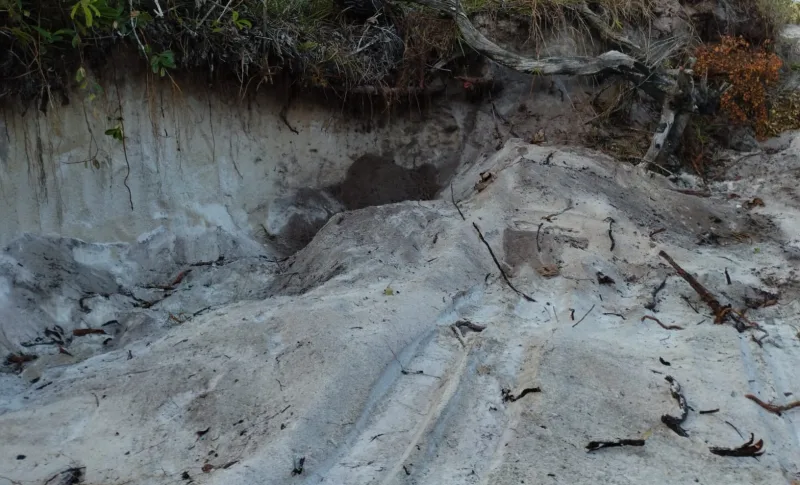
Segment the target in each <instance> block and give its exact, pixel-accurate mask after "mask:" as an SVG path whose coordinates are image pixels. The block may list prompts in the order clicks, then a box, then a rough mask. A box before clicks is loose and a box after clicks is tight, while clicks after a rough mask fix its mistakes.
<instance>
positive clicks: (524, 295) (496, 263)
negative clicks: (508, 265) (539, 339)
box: [472, 222, 536, 302]
mask: <svg viewBox="0 0 800 485" xmlns="http://www.w3.org/2000/svg"><path fill="white" fill-rule="evenodd" d="M472 225H473V226H474V227H475V230H476V231H478V237H479V238H481V241H482V242H483V244H484V245H485V246H486V249H488V250H489V254H491V255H492V259H493V260H494V264H495V266H497V269H499V270H500V274H501V275H503V279H504V280H505V281H506V284H507V285H508V287H509V288H511V289H512V290H514V292H515V293H516V294H518V295H519V296H521V297H522V298H524V299H525V300H527V301H530V302H536V300H534V299H533V298H531V297H530V296H528V295H526V294H525V293H523V292H521V291H519V290H518V289H517V288H516V287H515V286H514V285H513V283H511V280H510V279H509V277H508V275H507V274H506V272H505V271H504V270H503V267H502V266H500V261H498V260H497V256H495V255H494V251H492V247H491V246H490V245H489V241H487V240H486V238H485V237H483V233H482V232H481V228H480V227H478V225H477V224H476V223H474V222H473V223H472Z"/></svg>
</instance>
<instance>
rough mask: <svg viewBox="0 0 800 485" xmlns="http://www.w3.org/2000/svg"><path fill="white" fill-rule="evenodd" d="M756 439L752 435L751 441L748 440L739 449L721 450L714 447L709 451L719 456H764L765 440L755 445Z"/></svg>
mask: <svg viewBox="0 0 800 485" xmlns="http://www.w3.org/2000/svg"><path fill="white" fill-rule="evenodd" d="M754 439H755V436H754V435H753V433H750V439H749V440H747V443H745V444H743V445H742V446H740V447H738V448H721V447H717V446H712V447H710V448H709V451H711V453H714V454H715V455H719V456H739V457H743V456H753V457H755V456H761V455H763V454H764V440H758V441H756V442H755V443H753V440H754Z"/></svg>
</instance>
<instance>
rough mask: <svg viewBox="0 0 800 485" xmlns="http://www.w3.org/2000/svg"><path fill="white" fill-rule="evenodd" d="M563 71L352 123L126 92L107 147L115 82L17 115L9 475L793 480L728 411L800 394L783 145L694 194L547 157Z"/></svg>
mask: <svg viewBox="0 0 800 485" xmlns="http://www.w3.org/2000/svg"><path fill="white" fill-rule="evenodd" d="M504 75H505V76H510V75H508V74H507V73H506V74H504ZM559 82H560V80H559ZM553 85H554V83H549V84H547V83H545V84H537V85H536V87H537V89H538V91H536V96H535V98H536V99H535V100H530V99H529V98H530V92H529V87H530V86H529V85H528V84H525V83H517V84H514V83H508V84H507V89H506V90H505V91H504V94H503V95H502V96H499V97H497V98H496V99H494V100H493V103H491V104H485V103H484V104H480V103H476V104H472V103H466V102H461V101H446V102H443V103H442V104H441V105H437V106H435V107H434V109H432V110H429V111H426V112H425V113H424V116H419V115H417V116H416V117H414V116H411V117H405V118H403V117H400V118H397V119H392V120H391V122H387V123H377V124H370V125H364V123H363V122H362V121H356V120H353V119H349V118H346V117H342V116H340V115H339V114H336V113H333V112H331V111H329V110H324V109H322V108H319V107H312V106H311V105H307V104H303V103H302V102H297V104H294V105H293V107H292V108H291V109H289V110H288V111H286V114H287V116H286V117H285V119H284V117H282V116H281V114H280V113H281V110H282V107H283V106H282V104H281V101H280V100H277V101H276V100H272V99H271V98H269V97H262V98H257V99H254V100H252V101H251V102H250V103H249V104H248V103H245V104H236V103H234V102H233V101H232V100H231V99H228V98H224V97H222V96H221V95H219V94H217V95H214V96H211V95H209V96H198V95H189V94H185V95H182V96H177V95H175V94H174V93H172V92H171V90H170V89H169V88H168V87H167V88H165V90H164V92H163V93H160V94H159V96H157V97H154V98H148V99H158V101H150V100H148V99H145V97H143V96H141V95H140V91H142V89H141V85H139V84H136V82H131V83H129V84H125V83H121V84H120V86H122V88H121V90H122V91H121V93H122V94H123V96H121V98H122V99H125V100H129V101H126V102H125V103H124V104H123V106H122V113H123V117H124V121H125V131H126V144H125V147H123V146H122V145H121V143H120V142H119V141H118V140H115V139H113V138H112V137H109V136H106V135H104V132H105V130H107V129H109V128H111V127H113V126H114V125H115V124H116V121H114V114H113V113H114V112H115V110H118V109H119V106H118V105H116V104H115V103H114V100H116V99H117V98H116V96H115V95H111V94H110V95H109V97H108V99H106V98H98V100H95V101H94V102H93V103H87V102H85V100H73V102H71V103H70V104H69V105H66V106H61V107H54V108H53V109H52V110H51V111H50V112H49V113H48V114H47V115H43V114H41V113H38V112H35V111H33V110H29V111H26V112H20V111H14V110H12V109H6V110H5V111H4V112H3V117H2V120H1V121H0V122H2V123H3V128H4V130H5V133H6V135H5V136H3V137H0V199H2V201H3V203H2V204H0V220H2V222H3V225H2V227H0V243H2V245H3V246H4V249H3V250H2V252H1V253H0V358H2V359H3V360H2V361H0V438H1V439H2V443H3V447H2V449H3V451H4V453H2V454H0V470H2V472H0V485H4V484H5V483H6V482H8V483H11V484H16V483H45V482H48V483H51V484H52V483H87V484H98V485H99V484H120V485H121V484H124V483H136V484H165V485H166V484H174V483H178V482H181V483H189V482H190V481H191V482H192V483H205V484H219V485H230V484H234V485H250V484H253V485H270V484H289V483H292V484H294V483H307V484H311V483H320V482H322V483H330V484H343V485H344V484H348V485H349V484H372V483H375V484H387V485H388V484H401V483H415V484H426V485H449V484H453V485H455V484H459V485H460V484H465V483H470V484H472V483H475V484H486V485H489V484H507V483H521V482H525V483H607V484H627V483H670V484H672V483H708V484H715V483H787V484H789V483H792V480H795V479H796V478H797V477H798V473H800V467H799V465H798V462H797V459H796V457H797V456H798V452H800V443H799V442H798V439H797V436H798V430H797V426H796V425H795V422H794V418H793V415H792V414H791V413H793V412H796V411H789V412H787V413H784V414H783V415H782V416H776V415H774V414H771V413H768V412H767V411H766V410H764V409H762V408H761V407H759V406H758V405H756V404H755V403H754V402H752V401H751V400H748V399H746V398H745V397H744V396H745V395H746V394H752V395H754V396H757V397H759V398H760V399H762V400H764V401H772V400H775V401H776V402H778V403H783V402H788V401H791V400H793V399H795V398H796V397H797V393H798V392H800V375H798V374H797V373H796V372H795V369H796V367H797V362H798V358H800V350H798V349H800V346H798V338H797V329H796V328H795V326H796V325H795V321H796V319H797V315H798V314H800V303H798V302H800V299H799V298H798V297H800V284H798V282H797V281H798V274H797V272H798V261H800V225H798V221H800V192H798V190H799V189H798V185H797V180H798V177H800V135H798V134H796V133H788V134H785V135H784V136H782V137H780V138H779V139H774V140H769V141H767V142H765V143H764V144H762V146H761V147H760V148H761V151H759V152H758V153H750V154H746V156H743V155H742V154H735V153H734V154H728V155H730V157H731V160H732V163H731V164H730V168H728V169H727V171H726V172H725V173H724V174H723V176H722V177H721V179H720V180H719V181H717V182H714V183H712V184H711V185H710V186H709V187H708V190H709V191H710V192H709V193H706V192H702V193H701V195H709V196H708V197H704V196H698V192H697V189H698V188H699V181H697V180H695V179H694V178H693V177H689V176H685V177H679V178H675V179H674V180H671V181H670V180H666V179H664V178H662V177H659V176H656V175H653V174H650V173H642V172H641V171H639V170H638V169H636V168H634V167H632V166H630V165H629V164H625V163H621V162H619V161H616V160H613V159H611V158H610V157H608V156H606V155H603V154H600V153H598V152H595V151H591V150H587V149H584V148H577V147H575V146H570V145H568V144H560V145H559V144H558V143H556V141H559V140H560V141H568V140H570V139H572V138H570V137H576V138H579V137H581V136H583V134H582V132H581V131H580V128H579V127H580V126H583V123H582V121H580V120H577V121H576V119H579V118H580V113H578V114H576V113H577V111H575V110H574V108H575V106H580V103H579V102H578V101H579V96H580V89H573V90H571V91H569V96H566V97H565V96H564V95H563V92H560V91H558V90H555V91H553V90H552V89H551V88H552V86H553ZM560 85H563V86H567V85H564V84H560ZM573 88H574V85H573ZM111 89H112V92H113V87H112V88H111ZM162 95H163V96H162ZM137 96H138V97H137ZM136 100H138V101H136ZM520 107H522V108H524V109H520ZM567 108H568V109H567ZM569 113H571V114H569ZM570 116H573V117H575V118H570ZM540 133H542V135H540ZM523 138H524V139H523ZM531 139H536V140H537V142H539V143H540V144H539V145H532V144H529V143H528V142H529V141H530V140H531ZM129 167H130V172H128V169H129ZM126 184H127V186H128V187H129V188H130V197H129V193H128V188H127V187H126ZM687 189H688V190H690V191H689V192H687ZM681 190H683V191H684V192H681ZM691 190H694V192H691ZM703 190H704V191H705V188H704V189H703ZM758 201H760V203H759V202H758ZM131 205H133V209H131ZM478 230H479V231H480V234H479V233H478ZM660 251H665V252H666V253H667V254H669V255H670V256H672V258H674V260H676V261H677V262H678V263H679V264H680V265H682V266H683V268H685V270H686V271H688V272H689V273H690V274H692V275H693V276H694V277H695V278H696V279H697V280H698V281H699V282H700V283H701V284H703V285H704V286H705V287H706V288H708V289H709V290H710V291H711V292H712V293H714V296H715V297H716V298H718V299H719V300H720V302H721V303H722V304H723V305H726V304H730V305H731V306H732V307H733V308H735V309H745V308H746V309H747V316H748V318H749V319H751V320H752V321H753V322H757V323H758V325H759V326H760V327H761V328H762V329H763V330H764V331H758V330H753V329H748V330H746V331H745V332H742V333H740V332H737V330H736V329H735V328H734V327H733V326H732V325H731V324H730V323H726V324H724V325H714V324H713V323H712V320H713V315H711V313H710V311H709V309H708V308H707V306H706V305H705V303H704V302H703V301H702V300H701V298H700V297H699V296H698V295H697V293H695V291H694V290H693V289H692V288H691V287H690V286H689V284H688V283H687V282H686V281H685V280H684V279H683V278H681V277H680V276H678V275H677V274H676V272H675V271H674V269H673V268H672V267H670V266H669V265H668V264H667V263H666V262H665V260H664V258H663V257H660V256H659V252H660ZM501 271H502V272H504V273H505V276H507V278H508V281H506V280H505V279H504V277H503V275H502V274H501ZM508 282H511V283H512V284H513V285H514V287H515V288H516V289H517V290H518V291H519V292H521V293H524V294H525V296H524V297H523V296H522V295H521V294H520V293H517V292H515V291H513V290H512V289H511V287H510V286H509V284H508ZM655 290H658V291H655ZM644 316H651V317H655V318H657V319H658V320H659V321H660V322H662V323H663V324H665V325H666V326H670V327H673V329H665V328H663V327H661V326H659V325H658V323H657V322H656V321H655V320H648V319H645V320H642V317H644ZM466 321H469V322H471V323H474V324H476V325H477V326H475V325H472V326H470V325H466V324H465V322H466ZM675 326H677V327H681V329H679V330H678V329H674V327H675ZM754 339H757V340H758V341H756V340H754ZM667 376H670V377H671V378H674V380H676V381H677V382H679V383H680V384H681V389H682V390H681V392H682V393H683V394H684V395H685V397H686V399H687V400H688V403H689V406H691V409H689V413H688V417H687V418H686V420H685V421H684V422H683V423H682V424H681V426H682V428H683V429H684V431H685V434H687V435H688V436H679V435H678V434H676V433H675V432H674V431H673V430H672V429H670V428H669V427H667V426H666V425H665V424H664V423H663V421H662V416H663V415H665V414H670V415H678V414H680V412H679V410H678V403H677V401H676V400H675V399H674V398H673V397H672V395H671V392H670V383H669V382H668V381H667V380H666V379H665V378H666V377H667ZM532 389H536V391H530V390H532ZM526 390H527V391H526ZM522 394H524V396H522V397H520V398H519V399H515V398H516V397H517V396H521V395H522ZM710 409H719V411H718V412H716V413H711V414H700V413H699V411H702V410H710ZM750 433H753V434H754V435H755V438H756V439H763V440H764V443H765V450H766V453H765V454H764V455H763V456H762V457H761V458H760V459H759V460H752V459H745V458H731V457H720V456H717V455H714V454H712V453H711V452H710V451H709V446H722V447H737V446H739V445H741V444H742V443H744V442H745V441H746V440H747V438H748V437H749V434H750ZM619 438H624V439H644V440H645V442H646V444H645V445H644V446H643V447H625V448H613V449H604V450H599V451H597V452H595V453H591V454H587V453H586V450H585V446H586V445H587V444H588V443H589V442H590V441H598V440H614V439H619ZM301 460H302V466H300V463H301Z"/></svg>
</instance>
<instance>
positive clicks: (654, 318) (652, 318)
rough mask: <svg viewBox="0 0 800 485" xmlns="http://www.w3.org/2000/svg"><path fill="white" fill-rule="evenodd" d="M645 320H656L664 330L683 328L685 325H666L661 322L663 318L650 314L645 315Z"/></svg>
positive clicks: (643, 318)
mask: <svg viewBox="0 0 800 485" xmlns="http://www.w3.org/2000/svg"><path fill="white" fill-rule="evenodd" d="M645 320H652V321H654V322H656V323H657V324H659V325H661V328H663V329H664V330H683V327H679V326H677V325H664V324H663V323H661V320H659V319H658V318H656V317H651V316H650V315H645V316H643V317H642V320H641V321H645Z"/></svg>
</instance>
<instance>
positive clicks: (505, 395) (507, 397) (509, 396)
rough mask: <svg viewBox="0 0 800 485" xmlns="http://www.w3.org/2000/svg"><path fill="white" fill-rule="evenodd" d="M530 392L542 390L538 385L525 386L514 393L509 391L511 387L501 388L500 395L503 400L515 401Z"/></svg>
mask: <svg viewBox="0 0 800 485" xmlns="http://www.w3.org/2000/svg"><path fill="white" fill-rule="evenodd" d="M532 392H542V390H541V389H540V388H538V387H527V388H525V389H523V390H521V391H520V392H519V394H517V395H514V394H512V393H511V389H503V390H502V391H501V395H502V397H503V402H515V401H519V400H520V399H522V398H523V397H524V396H525V395H526V394H530V393H532Z"/></svg>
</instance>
